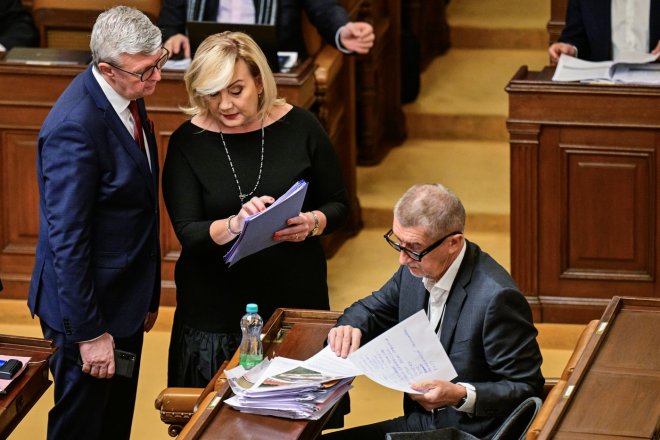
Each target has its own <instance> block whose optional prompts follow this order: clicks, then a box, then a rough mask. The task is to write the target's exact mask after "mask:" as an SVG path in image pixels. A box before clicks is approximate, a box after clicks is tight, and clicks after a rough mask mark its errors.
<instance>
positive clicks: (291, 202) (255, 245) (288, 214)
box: [224, 180, 307, 266]
mask: <svg viewBox="0 0 660 440" xmlns="http://www.w3.org/2000/svg"><path fill="white" fill-rule="evenodd" d="M306 193H307V182H305V181H304V180H300V181H298V182H296V183H294V184H293V186H292V187H291V188H289V190H288V191H287V192H286V193H284V194H283V195H282V196H281V197H280V198H278V199H277V200H275V202H274V203H273V204H272V205H270V206H269V207H268V208H266V209H264V210H262V211H260V212H257V213H255V214H253V215H251V216H249V217H248V218H246V219H245V221H244V222H243V227H242V229H241V233H240V235H239V236H238V238H237V239H236V241H235V242H234V245H233V246H232V247H231V249H230V250H229V252H227V255H225V257H224V259H225V262H226V263H227V264H228V265H229V266H231V265H233V264H234V263H236V262H237V261H238V260H240V259H241V258H243V257H247V256H248V255H251V254H253V253H255V252H259V251H260V250H262V249H265V248H267V247H270V246H273V245H275V244H278V243H279V242H277V241H275V240H273V234H274V233H275V232H276V231H279V230H280V229H282V228H285V227H286V221H287V220H288V219H290V218H292V217H295V216H297V215H298V214H299V213H300V209H301V208H302V204H303V201H304V200H305V194H306Z"/></svg>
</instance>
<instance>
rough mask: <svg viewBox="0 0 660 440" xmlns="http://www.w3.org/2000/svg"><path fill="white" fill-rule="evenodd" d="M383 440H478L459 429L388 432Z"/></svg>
mask: <svg viewBox="0 0 660 440" xmlns="http://www.w3.org/2000/svg"><path fill="white" fill-rule="evenodd" d="M385 440H479V439H478V438H477V437H475V436H473V435H472V434H468V433H467V432H463V431H461V430H459V429H456V428H453V427H450V428H440V429H434V430H432V431H419V432H390V433H388V434H386V435H385Z"/></svg>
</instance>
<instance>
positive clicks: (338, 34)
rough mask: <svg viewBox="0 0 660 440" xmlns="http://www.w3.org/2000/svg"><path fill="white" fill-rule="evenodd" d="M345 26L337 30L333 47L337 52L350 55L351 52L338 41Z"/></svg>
mask: <svg viewBox="0 0 660 440" xmlns="http://www.w3.org/2000/svg"><path fill="white" fill-rule="evenodd" d="M344 27H345V25H344V26H342V27H340V28H339V29H337V32H336V33H335V47H336V48H337V50H339V52H342V53H345V54H350V53H353V52H352V51H350V50H348V49H346V48H345V47H344V46H342V44H341V40H340V39H339V36H340V35H341V31H342V29H344Z"/></svg>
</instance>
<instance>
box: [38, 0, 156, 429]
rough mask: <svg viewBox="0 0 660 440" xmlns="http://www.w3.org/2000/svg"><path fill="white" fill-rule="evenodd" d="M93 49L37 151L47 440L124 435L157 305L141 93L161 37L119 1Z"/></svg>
mask: <svg viewBox="0 0 660 440" xmlns="http://www.w3.org/2000/svg"><path fill="white" fill-rule="evenodd" d="M90 47H91V50H92V57H93V62H92V65H90V66H89V67H88V68H87V70H85V71H84V72H83V73H81V74H80V75H78V76H77V77H76V78H75V79H74V80H73V81H72V82H71V84H70V85H69V86H68V87H67V89H66V90H65V91H64V92H63V93H62V95H61V96H60V97H59V99H58V100H57V102H56V103H55V105H54V106H53V108H52V109H51V111H50V113H49V114H48V116H47V117H46V120H45V121H44V124H43V126H42V127H41V131H40V132H39V138H38V147H37V148H38V150H37V180H38V182H37V183H38V186H39V196H40V201H39V239H38V242H37V250H36V260H35V266H34V272H33V275H32V282H31V284H30V289H29V293H28V305H29V307H30V310H31V311H32V314H33V315H34V314H36V315H39V318H40V321H41V327H42V330H43V334H44V337H45V338H46V339H52V340H53V341H54V343H55V345H56V346H58V347H59V349H58V350H57V351H56V352H55V354H54V355H53V356H52V357H51V358H50V369H51V372H52V374H53V379H54V382H55V405H54V407H53V408H52V409H51V410H50V412H49V414H48V438H49V439H86V440H88V439H106V438H107V439H115V440H116V439H128V438H129V437H130V431H131V421H132V417H133V409H134V406H135V394H136V389H137V381H138V372H139V368H140V353H141V351H142V341H143V332H144V331H149V330H150V329H151V328H152V327H153V325H154V322H155V320H156V316H157V314H158V303H159V299H160V248H159V242H158V156H157V148H156V139H155V137H154V134H153V132H152V131H151V130H150V126H149V124H148V120H147V114H146V111H145V108H144V102H143V101H142V97H143V96H147V95H150V94H152V93H153V92H154V90H155V87H156V83H157V82H158V81H159V80H160V66H162V65H163V64H164V63H165V61H167V52H166V51H165V50H164V49H162V47H161V34H160V30H159V29H158V28H157V27H156V26H154V25H153V24H152V23H151V21H149V18H147V17H146V16H145V15H144V14H142V13H141V12H139V11H138V10H136V9H133V8H128V7H125V6H118V7H115V8H112V9H109V10H107V11H106V12H103V13H102V14H100V15H99V17H98V19H97V20H96V23H95V24H94V28H93V30H92V35H91V42H90ZM131 102H134V103H136V104H137V106H136V112H138V113H139V117H140V120H141V124H137V123H136V120H137V117H135V116H133V115H132V113H131V109H130V108H131V107H133V106H134V105H135V104H131ZM135 136H137V137H135ZM140 138H141V139H140ZM141 145H142V146H144V150H143V149H142V148H141ZM113 348H117V349H122V350H125V351H129V352H132V353H135V354H136V356H137V359H136V365H135V368H134V371H133V377H132V379H128V378H125V377H119V376H115V375H114V372H115V361H114V353H113ZM78 359H81V361H82V368H81V366H80V364H79V360H78Z"/></svg>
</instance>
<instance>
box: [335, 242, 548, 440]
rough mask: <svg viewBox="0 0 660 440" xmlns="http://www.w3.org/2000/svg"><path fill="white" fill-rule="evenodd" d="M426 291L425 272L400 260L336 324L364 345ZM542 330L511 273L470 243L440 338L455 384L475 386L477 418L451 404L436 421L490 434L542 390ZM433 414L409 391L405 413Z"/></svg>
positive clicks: (421, 302) (423, 300)
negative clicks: (355, 331)
mask: <svg viewBox="0 0 660 440" xmlns="http://www.w3.org/2000/svg"><path fill="white" fill-rule="evenodd" d="M428 296H429V294H428V292H427V291H426V289H425V288H424V285H423V284H422V279H421V278H416V277H414V276H413V275H411V274H410V271H409V270H408V268H406V267H404V266H401V267H400V268H399V270H398V271H397V272H396V273H395V274H394V276H392V278H391V279H390V280H389V281H388V282H387V283H386V284H385V285H384V286H383V287H382V288H381V289H380V290H378V291H376V292H374V293H373V294H372V295H371V296H368V297H367V298H364V299H361V300H359V301H357V302H356V303H354V304H353V305H351V306H350V307H349V308H347V309H346V310H345V311H344V314H343V315H342V316H341V317H340V318H339V320H338V321H337V325H352V326H354V327H357V328H359V329H360V330H361V331H362V335H363V336H362V337H363V339H362V345H364V344H365V343H367V342H368V341H370V340H371V339H373V338H374V337H376V336H377V335H379V334H381V333H383V332H384V331H385V330H387V329H389V328H391V327H392V326H394V325H396V324H397V323H399V322H401V321H403V320H404V319H406V318H408V317H410V316H411V315H413V314H414V313H416V312H418V311H419V310H422V309H426V306H427V304H428ZM536 335H537V331H536V328H535V327H534V324H533V322H532V314H531V310H530V307H529V305H528V303H527V301H526V300H525V297H524V296H523V295H522V294H521V293H520V292H519V291H518V288H517V287H516V285H515V283H514V282H513V280H512V279H511V277H510V276H509V274H508V273H507V272H506V271H505V270H504V268H502V266H500V265H499V264H498V263H497V262H495V261H494V260H493V259H492V258H491V257H490V256H489V255H488V254H486V253H485V252H482V251H481V249H480V248H479V247H478V246H477V245H475V244H473V243H470V242H467V250H466V252H465V257H464V259H463V262H462V264H461V267H460V269H459V271H458V274H457V276H456V280H455V281H454V285H453V286H452V288H451V291H450V293H449V297H448V299H447V306H446V309H445V315H444V318H443V321H442V331H441V334H440V342H441V343H442V346H443V347H444V349H445V350H446V352H447V354H448V355H449V358H450V359H451V362H452V363H453V365H454V368H456V371H457V373H458V377H457V378H456V379H454V381H453V382H466V383H470V384H472V385H474V387H475V389H476V393H477V402H476V407H475V417H470V416H469V415H467V414H466V413H462V412H460V411H457V410H455V409H454V408H452V407H447V408H445V409H444V410H442V411H439V412H437V416H436V421H437V422H436V423H437V425H436V426H438V427H446V426H454V427H456V428H458V429H460V430H462V431H465V432H469V433H471V434H473V435H475V436H477V437H479V438H489V437H490V436H491V435H492V434H493V433H494V431H495V430H497V428H498V427H499V426H500V425H501V424H502V422H503V421H504V419H505V418H506V417H507V416H508V415H509V414H510V413H511V412H512V411H513V410H514V409H515V407H516V406H517V405H518V404H520V402H522V401H523V400H524V399H526V398H527V397H530V396H540V394H541V391H542V388H543V376H542V375H541V360H542V359H541V352H540V350H539V346H538V344H537V342H536ZM413 411H416V412H421V413H424V414H429V412H427V411H425V410H424V409H423V408H422V407H421V406H420V405H418V404H417V403H415V402H413V401H412V400H411V399H410V398H409V397H408V396H407V395H406V396H405V399H404V412H405V413H406V414H409V413H411V412H413Z"/></svg>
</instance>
